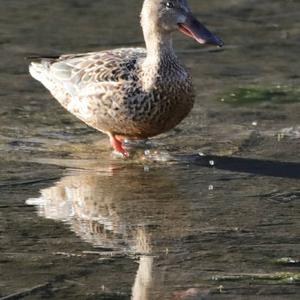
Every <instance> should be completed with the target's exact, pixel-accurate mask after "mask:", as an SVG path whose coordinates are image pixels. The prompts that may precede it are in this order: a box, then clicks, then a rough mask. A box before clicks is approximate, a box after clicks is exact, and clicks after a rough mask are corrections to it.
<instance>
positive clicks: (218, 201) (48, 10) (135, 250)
mask: <svg viewBox="0 0 300 300" xmlns="http://www.w3.org/2000/svg"><path fill="white" fill-rule="evenodd" d="M128 2H129V1H125V0H124V1H123V0H122V1H118V2H116V3H112V4H111V3H108V2H107V1H102V0H101V1H100V0H99V1H92V0H88V1H87V0H85V1H80V0H72V1H71V0H69V1H58V0H56V1H32V0H27V1H20V0H10V1H2V2H0V11H1V15H0V25H1V26H0V51H1V54H2V55H1V57H2V58H1V60H0V103H1V107H0V124H1V126H0V150H1V151H0V156H1V161H0V166H1V173H0V180H1V181H0V189H1V197H0V216H1V217H0V233H1V238H0V251H1V256H0V270H1V272H0V297H4V299H21V298H22V299H44V298H48V299H134V300H137V299H139V300H147V299H149V300H150V299H299V294H300V288H299V282H300V271H299V265H300V263H299V261H300V254H299V253H300V240H299V236H300V221H299V220H300V218H299V216H300V208H299V200H300V188H299V178H300V152H299V146H300V123H299V120H300V89H299V78H300V77H299V67H300V65H299V49H298V48H299V34H300V24H299V23H300V21H299V20H300V18H299V17H300V16H299V15H300V13H299V11H300V3H299V1H297V0H295V1H284V0H276V1H272V2H270V1H256V0H253V1H242V0H239V1H237V0H231V1H226V2H225V1H221V0H219V1H217V0H212V1H209V2H205V1H190V3H191V6H192V7H193V9H194V11H195V14H196V15H197V16H198V17H199V19H201V20H202V21H203V22H205V23H207V24H208V25H209V27H210V28H211V29H212V30H213V31H215V32H217V33H218V34H219V35H220V36H221V37H222V38H223V39H224V41H225V42H226V45H227V46H226V47H225V48H224V49H223V50H219V49H215V48H203V47H201V46H199V45H197V44H196V43H195V42H193V41H192V40H189V39H187V38H185V37H182V36H180V35H176V38H175V39H176V41H175V45H176V49H177V50H178V55H179V56H180V58H181V59H182V60H183V61H184V62H185V64H186V65H187V66H188V67H189V69H190V70H191V73H192V74H193V77H194V83H195V86H196V89H197V104H196V106H195V108H194V110H193V112H192V113H191V115H190V116H189V118H187V119H186V120H185V121H184V122H183V123H182V124H181V125H180V126H178V127H177V128H176V129H174V130H173V131H171V132H169V133H167V134H164V135H162V136H159V137H157V138H155V139H153V140H152V142H151V145H149V147H150V146H151V147H150V148H149V149H150V152H149V153H150V154H148V155H146V156H143V155H142V154H141V151H142V150H137V153H136V155H135V156H134V158H133V159H131V160H127V161H123V160H122V159H119V158H116V157H114V156H112V155H111V150H110V147H109V146H108V143H107V138H106V137H105V136H103V135H102V134H101V133H97V132H95V131H94V130H93V129H90V128H87V127H86V126H85V125H84V124H82V123H81V122H80V121H78V120H77V119H76V118H74V117H73V116H71V115H70V114H68V113H67V112H65V111H64V110H63V109H62V108H61V107H60V106H59V104H58V103H56V102H55V101H54V100H53V99H52V98H51V96H50V95H48V93H47V92H46V91H45V89H44V88H43V87H41V86H40V84H39V83H37V82H35V81H33V80H32V79H31V78H30V77H29V75H28V72H27V62H26V61H25V60H24V57H26V56H28V55H33V54H41V53H42V54H45V53H46V54H50V55H51V54H52V55H53V54H58V53H68V52H74V51H76V52H84V51H94V50H97V49H106V48H113V47H119V46H135V45H137V46H140V45H142V43H143V40H142V36H141V33H140V28H139V26H137V24H138V13H139V9H140V5H141V3H140V2H141V1H130V2H129V3H128ZM124 7H126V10H124ZM120 15H122V18H120ZM146 147H148V145H147V146H146ZM199 153H200V154H201V153H204V154H206V155H208V156H203V155H199ZM5 296H7V298H5ZM0 299H1V298H0Z"/></svg>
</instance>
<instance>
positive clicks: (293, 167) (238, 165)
mask: <svg viewBox="0 0 300 300" xmlns="http://www.w3.org/2000/svg"><path fill="white" fill-rule="evenodd" d="M176 158H177V159H178V160H181V161H187V162H192V163H193V164H194V165H198V166H202V167H214V168H216V169H219V170H226V171H231V172H241V173H250V174H254V175H260V176H271V177H282V178H291V179H300V163H296V162H281V161H271V160H259V159H251V158H241V157H229V156H216V155H209V156H200V155H198V154H191V155H177V156H176Z"/></svg>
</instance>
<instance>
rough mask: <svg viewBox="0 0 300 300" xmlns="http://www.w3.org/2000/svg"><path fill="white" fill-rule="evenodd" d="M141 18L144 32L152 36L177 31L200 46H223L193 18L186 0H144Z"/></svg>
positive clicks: (221, 42) (218, 39)
mask: <svg viewBox="0 0 300 300" xmlns="http://www.w3.org/2000/svg"><path fill="white" fill-rule="evenodd" d="M141 17H142V27H143V28H144V30H147V29H148V31H149V28H150V27H151V31H153V33H154V34H155V33H158V32H159V33H166V34H168V33H172V32H174V31H178V30H179V31H181V32H182V33H184V34H186V35H187V36H189V37H192V38H194V39H195V40H196V41H197V42H198V43H200V44H212V45H217V46H220V47H222V46H223V45H224V43H223V41H222V40H221V39H220V38H219V37H217V36H216V35H214V34H212V33H211V32H210V31H209V30H208V29H207V28H206V27H205V26H204V25H203V24H201V23H200V22H199V21H198V20H197V19H196V18H195V17H194V16H193V14H192V12H191V9H190V7H189V5H188V3H187V0H145V1H144V6H143V10H142V14H141Z"/></svg>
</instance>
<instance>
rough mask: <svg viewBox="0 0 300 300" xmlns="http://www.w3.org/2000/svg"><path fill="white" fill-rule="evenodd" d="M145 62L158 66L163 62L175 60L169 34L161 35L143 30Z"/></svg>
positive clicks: (149, 30)
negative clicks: (145, 51) (145, 52)
mask: <svg viewBox="0 0 300 300" xmlns="http://www.w3.org/2000/svg"><path fill="white" fill-rule="evenodd" d="M144 38H145V43H146V49H147V59H146V60H147V61H151V62H152V63H155V64H160V63H161V62H163V61H164V60H168V59H169V60H172V59H176V55H175V52H174V49H173V45H172V37H171V34H170V33H161V32H158V31H156V30H151V29H150V28H147V29H145V30H144Z"/></svg>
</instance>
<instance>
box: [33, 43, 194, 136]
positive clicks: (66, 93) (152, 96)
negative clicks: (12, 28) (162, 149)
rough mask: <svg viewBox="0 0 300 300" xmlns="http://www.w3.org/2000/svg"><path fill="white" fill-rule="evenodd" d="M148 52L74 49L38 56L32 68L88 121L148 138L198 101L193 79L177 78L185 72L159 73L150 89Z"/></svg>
mask: <svg viewBox="0 0 300 300" xmlns="http://www.w3.org/2000/svg"><path fill="white" fill-rule="evenodd" d="M145 57H146V50H145V49H143V48H121V49H115V50H110V51H102V52H93V53H86V54H74V55H72V54H70V55H63V56H61V57H58V58H43V59H41V60H40V61H39V62H38V63H36V62H33V63H32V64H31V66H30V72H31V75H32V76H33V77H34V78H35V79H37V80H39V81H40V82H42V83H43V85H44V86H45V87H46V88H47V89H48V90H49V91H50V92H51V93H52V95H53V96H54V97H55V98H56V99H57V100H58V101H59V102H60V103H61V104H62V105H63V106H64V107H65V108H66V109H67V110H68V111H70V112H71V113H73V114H74V115H76V116H77V117H78V118H79V119H81V120H82V121H84V122H85V123H87V124H88V125H90V126H92V127H94V128H96V129H98V130H100V131H103V132H106V133H113V134H118V135H122V136H127V137H137V138H144V137H149V136H154V135H157V134H159V133H161V132H164V131H166V130H169V129H170V128H172V127H174V126H175V125H177V124H178V123H179V122H180V121H181V120H182V119H183V118H184V117H185V116H186V115H187V113H188V112H189V111H190V109H191V108H192V104H193V99H192V98H193V97H192V87H191V82H190V80H189V79H186V80H182V82H177V81H176V80H177V79H178V80H179V81H180V80H181V79H179V78H181V77H180V76H178V78H176V76H174V78H169V80H166V79H167V78H163V76H161V75H162V74H158V75H157V82H156V84H155V85H154V86H153V88H152V89H151V90H145V87H144V85H143V80H142V76H143V72H145V70H142V64H143V61H144V60H145ZM187 97H188V98H190V99H188V103H185V101H184V100H185V98H187ZM181 102H182V103H181ZM175 106H176V107H175Z"/></svg>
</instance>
